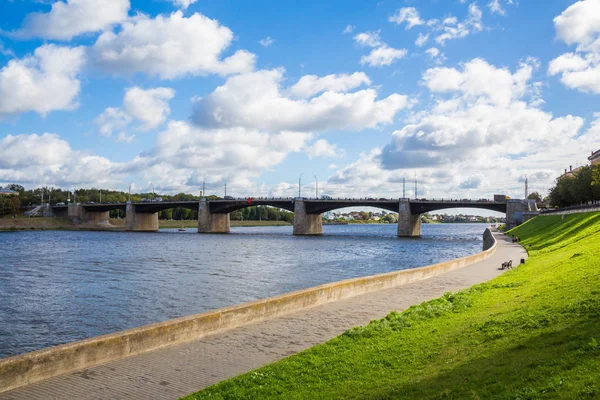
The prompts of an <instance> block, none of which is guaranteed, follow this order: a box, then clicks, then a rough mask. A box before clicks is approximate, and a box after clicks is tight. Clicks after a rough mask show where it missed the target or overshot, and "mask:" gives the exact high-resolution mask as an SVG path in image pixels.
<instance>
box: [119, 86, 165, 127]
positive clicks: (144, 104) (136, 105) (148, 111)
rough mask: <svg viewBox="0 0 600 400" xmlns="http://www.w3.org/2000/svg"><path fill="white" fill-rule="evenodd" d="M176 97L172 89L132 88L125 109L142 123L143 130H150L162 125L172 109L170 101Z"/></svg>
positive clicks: (126, 96) (129, 90)
mask: <svg viewBox="0 0 600 400" xmlns="http://www.w3.org/2000/svg"><path fill="white" fill-rule="evenodd" d="M174 96H175V91H174V90H173V89H171V88H166V87H158V88H154V89H147V90H144V89H141V88H139V87H132V88H129V89H127V92H126V93H125V99H124V100H123V108H124V109H125V111H126V112H127V114H129V115H130V116H132V117H133V118H135V119H137V120H138V121H139V122H140V123H141V127H140V128H141V129H142V130H149V129H153V128H156V127H158V126H159V125H162V124H163V123H164V122H165V121H166V120H167V117H168V116H169V114H170V113H171V109H170V107H169V103H168V102H169V100H171V99H172V98H173V97H174Z"/></svg>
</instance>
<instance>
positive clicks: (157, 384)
mask: <svg viewBox="0 0 600 400" xmlns="http://www.w3.org/2000/svg"><path fill="white" fill-rule="evenodd" d="M495 236H496V239H497V240H498V249H497V251H496V253H495V254H494V255H493V256H492V257H490V258H489V259H488V260H485V261H481V262H479V263H476V264H472V265H470V266H467V267H464V268H461V269H459V270H455V271H452V272H449V273H447V274H444V275H440V276H437V277H433V278H430V279H427V280H424V281H420V282H414V283H410V284H408V285H404V286H399V287H396V288H392V289H387V290H382V291H379V292H375V293H369V294H365V295H361V296H357V297H353V298H350V299H346V300H341V301H338V302H335V303H330V304H326V305H322V306H318V307H314V308H311V309H309V310H304V311H298V312H295V313H291V314H287V315H285V316H282V317H276V318H273V319H269V320H266V321H261V322H257V323H254V324H250V325H247V326H244V327H240V328H236V329H232V330H229V331H226V332H222V333H218V334H215V335H211V336H208V337H205V338H203V339H200V340H197V341H193V342H189V343H185V344H180V345H174V346H170V347H167V348H164V349H160V350H156V351H152V352H149V353H145V354H141V355H138V356H134V357H129V358H125V359H123V360H120V361H114V362H110V363H107V364H104V365H101V366H97V367H93V368H88V369H86V370H82V371H78V372H75V373H71V374H67V375H62V376H59V377H55V378H51V379H49V380H46V381H42V382H39V383H36V384H33V385H29V386H25V387H22V388H19V389H15V390H12V391H9V392H5V393H0V400H7V399H11V400H20V399H27V400H30V399H44V400H50V399H69V400H72V399H177V398H179V397H181V396H184V395H187V394H189V393H192V392H195V391H198V390H199V389H202V388H204V387H206V386H209V385H212V384H215V383H217V382H219V381H221V380H223V379H226V378H230V377H232V376H236V375H239V374H242V373H244V372H248V371H251V370H253V369H256V368H258V367H260V366H263V365H265V364H268V363H272V362H274V361H277V360H280V359H282V358H285V357H287V356H290V355H292V354H295V353H297V352H299V351H302V350H305V349H307V348H309V347H312V346H314V345H316V344H319V343H323V342H325V341H327V340H329V339H332V338H334V337H335V336H337V335H340V334H341V333H343V332H344V331H345V330H346V329H348V328H351V327H353V326H357V325H364V324H367V323H368V322H369V321H371V320H374V319H379V318H383V317H384V316H385V315H387V314H388V313H389V312H390V311H393V310H397V311H400V310H404V309H406V308H408V307H409V306H411V305H413V304H418V303H421V302H423V301H425V300H430V299H432V298H435V297H439V296H440V295H442V294H443V293H445V292H447V291H457V290H460V289H463V288H467V287H469V286H471V285H473V284H476V283H481V282H485V281H487V280H489V279H492V278H494V277H495V276H498V275H500V274H501V273H502V271H500V270H498V267H499V266H500V265H501V264H502V262H504V261H508V260H510V259H512V260H513V265H518V263H519V261H520V259H521V258H526V257H527V255H526V252H525V250H524V249H523V248H522V247H521V246H519V245H516V244H512V243H511V242H510V238H508V237H505V236H504V235H500V234H495Z"/></svg>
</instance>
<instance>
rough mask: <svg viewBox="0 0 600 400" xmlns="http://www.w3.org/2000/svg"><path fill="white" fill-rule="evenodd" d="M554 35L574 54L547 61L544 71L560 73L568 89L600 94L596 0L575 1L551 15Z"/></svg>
mask: <svg viewBox="0 0 600 400" xmlns="http://www.w3.org/2000/svg"><path fill="white" fill-rule="evenodd" d="M554 27H555V29H556V35H557V37H558V38H559V39H561V40H563V41H564V42H565V43H566V44H568V45H577V47H576V51H575V53H565V54H563V55H561V56H559V57H557V58H555V59H554V60H552V61H551V62H550V65H549V68H548V73H549V74H550V75H560V80H561V82H562V83H563V84H564V85H565V86H567V87H568V88H571V89H577V90H580V91H582V92H591V93H600V0H587V1H578V2H576V3H575V4H573V5H571V6H569V7H568V8H567V9H566V10H564V11H563V12H562V13H561V14H560V15H559V16H557V17H556V18H554Z"/></svg>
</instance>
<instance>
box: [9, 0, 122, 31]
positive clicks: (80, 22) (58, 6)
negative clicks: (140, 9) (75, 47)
mask: <svg viewBox="0 0 600 400" xmlns="http://www.w3.org/2000/svg"><path fill="white" fill-rule="evenodd" d="M128 12H129V0H111V1H106V2H103V3H102V5H101V6H99V4H98V1H97V0H66V1H57V2H55V3H53V4H52V9H51V10H50V11H49V12H47V13H42V12H36V13H32V14H29V15H27V16H26V17H25V21H24V22H23V26H22V28H21V29H20V30H18V31H17V32H14V35H15V36H17V37H23V38H29V37H40V38H43V39H52V40H71V39H72V38H73V37H75V36H78V35H81V34H84V33H89V32H99V31H102V30H105V29H107V28H110V27H111V26H112V25H115V24H118V23H120V22H122V21H124V20H125V19H126V18H127V13H128Z"/></svg>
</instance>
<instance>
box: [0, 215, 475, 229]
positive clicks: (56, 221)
mask: <svg viewBox="0 0 600 400" xmlns="http://www.w3.org/2000/svg"><path fill="white" fill-rule="evenodd" d="M454 223H456V224H485V223H484V222H454ZM424 224H427V223H425V222H424ZM431 224H432V225H434V224H442V223H441V222H433V223H431ZM124 225H125V220H124V219H115V218H111V219H110V220H109V224H108V225H105V226H98V225H95V224H92V223H90V224H84V223H76V222H73V221H71V220H70V219H68V218H61V217H35V218H24V217H18V218H0V232H23V231H96V232H97V231H107V232H125V227H124ZM323 225H325V226H332V225H394V224H389V223H380V222H346V223H323ZM261 226H290V227H291V226H293V224H292V223H289V222H285V221H231V227H233V228H244V227H247V228H252V227H261ZM197 227H198V221H196V220H159V221H158V228H159V229H178V228H186V229H192V228H197Z"/></svg>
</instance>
